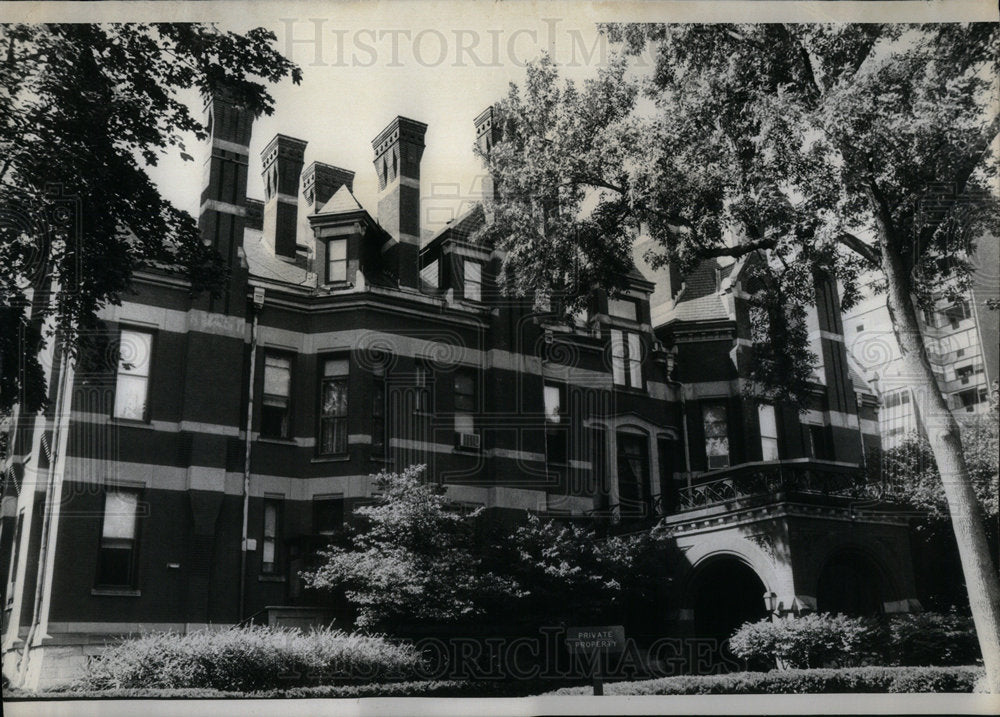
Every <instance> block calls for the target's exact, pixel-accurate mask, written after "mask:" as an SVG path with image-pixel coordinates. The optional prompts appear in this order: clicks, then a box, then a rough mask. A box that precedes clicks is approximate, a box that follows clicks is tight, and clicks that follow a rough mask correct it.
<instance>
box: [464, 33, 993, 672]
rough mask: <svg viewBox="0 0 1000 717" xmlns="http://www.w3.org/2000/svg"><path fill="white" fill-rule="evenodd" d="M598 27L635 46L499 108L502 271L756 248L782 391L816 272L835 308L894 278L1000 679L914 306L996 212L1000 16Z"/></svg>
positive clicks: (924, 302)
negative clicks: (593, 73)
mask: <svg viewBox="0 0 1000 717" xmlns="http://www.w3.org/2000/svg"><path fill="white" fill-rule="evenodd" d="M605 30H606V31H607V32H608V33H609V35H610V36H611V38H612V40H614V41H616V42H618V43H619V47H620V48H621V49H622V50H623V55H622V56H618V57H616V59H615V60H614V61H613V62H611V63H610V64H609V65H608V66H607V67H606V68H603V69H601V70H600V72H598V74H597V77H596V78H595V79H593V80H591V81H588V82H587V83H585V84H584V86H583V88H582V89H578V88H576V87H575V86H574V85H572V84H571V83H566V84H563V85H561V84H560V83H559V81H558V73H557V71H556V68H555V67H554V66H553V64H552V63H551V61H548V60H543V61H542V62H541V63H539V64H536V65H535V66H532V67H529V68H528V74H527V78H526V80H525V83H524V92H523V93H522V92H521V90H520V88H517V87H512V89H511V92H510V93H509V95H508V96H507V97H506V98H505V99H504V100H502V101H501V102H500V103H499V104H498V112H499V114H500V115H501V117H502V119H503V124H502V127H503V132H504V135H503V140H502V141H501V142H499V143H497V144H496V145H495V146H494V147H493V148H492V149H491V150H490V151H489V152H488V154H487V155H486V159H487V162H488V167H489V169H490V171H491V173H492V174H493V175H494V178H495V182H496V186H497V187H498V188H499V192H498V195H497V200H496V202H495V206H492V207H490V210H491V212H492V216H493V217H494V221H493V223H492V224H491V225H490V226H489V227H487V228H486V229H485V230H484V231H483V232H482V234H481V238H482V240H483V241H486V242H490V243H492V244H493V245H495V246H497V247H498V248H500V249H503V250H505V251H506V259H505V266H504V274H505V276H506V280H507V282H508V284H509V286H510V287H511V288H512V290H514V291H519V292H526V291H530V290H536V289H541V290H543V291H544V290H547V289H550V288H551V287H553V286H554V287H556V289H557V290H558V289H562V288H563V287H565V288H566V289H567V290H568V291H569V292H570V293H571V294H572V293H573V292H574V290H576V293H577V294H578V295H580V294H582V293H583V291H584V290H585V289H586V288H587V287H589V286H592V285H594V286H601V287H604V288H606V289H608V290H610V291H612V292H613V291H615V290H616V288H617V287H618V280H617V279H616V278H615V276H616V275H617V274H620V273H621V272H622V268H623V267H625V266H627V262H628V259H629V256H630V251H631V244H632V242H633V241H634V238H635V237H636V236H637V235H638V234H639V233H646V234H648V235H649V236H650V237H651V238H652V239H653V240H654V249H653V250H651V253H650V256H648V257H647V258H648V259H649V260H650V261H651V262H652V263H654V265H655V264H657V263H662V262H670V263H672V264H673V265H675V266H677V267H678V268H680V269H681V270H682V271H683V270H685V269H687V268H689V267H691V266H692V265H694V264H695V263H697V262H698V261H701V260H704V259H706V258H711V257H732V258H734V259H740V258H743V257H747V258H748V261H747V268H748V270H749V271H750V274H749V275H748V281H747V282H745V283H744V290H745V291H749V292H750V293H751V297H750V298H751V301H752V302H753V303H755V304H756V306H757V310H758V311H760V312H764V314H766V317H767V321H768V322H769V323H770V328H771V329H772V330H773V329H775V328H777V329H778V330H777V331H776V332H774V335H772V338H771V339H770V346H767V345H765V346H764V349H765V350H764V351H763V352H761V356H762V357H763V358H765V359H767V358H770V359H771V361H770V362H768V361H767V360H765V361H764V362H763V363H762V364H761V366H759V367H758V369H755V373H754V375H753V376H752V378H758V379H760V381H761V383H762V384H766V383H768V382H769V381H770V382H771V383H772V385H771V386H765V391H767V392H771V393H772V395H775V394H776V395H777V396H779V397H788V398H793V399H794V398H795V396H794V394H795V393H796V391H797V390H798V388H799V387H800V386H801V385H802V382H801V381H798V380H789V381H788V382H787V383H788V386H786V387H785V388H781V387H780V386H779V387H775V386H774V385H773V379H774V378H775V377H776V376H780V371H777V372H776V371H775V369H776V368H780V366H779V364H778V362H777V358H778V357H779V356H780V355H782V354H784V355H787V356H791V357H793V361H792V362H791V363H792V364H793V365H799V366H803V365H808V362H809V361H811V360H812V357H811V355H810V353H809V351H808V348H807V345H806V343H805V341H804V332H802V331H801V330H798V329H797V328H796V327H799V326H801V311H802V307H804V306H806V305H808V304H810V303H812V299H813V295H812V291H813V288H812V287H813V286H814V282H813V276H814V275H815V274H817V273H820V274H826V275H830V276H835V277H836V278H837V280H838V281H839V283H840V284H841V287H842V288H841V291H842V300H843V305H844V306H845V307H849V306H850V305H851V304H852V303H853V302H854V301H856V300H857V298H858V296H859V293H860V286H861V281H862V279H864V281H866V282H869V284H870V288H872V289H874V290H875V291H880V292H882V293H884V294H885V296H886V301H887V305H888V308H889V310H890V315H891V316H892V319H893V326H894V330H895V331H896V335H897V339H898V341H899V344H900V348H901V350H902V355H903V365H904V369H905V370H906V372H907V374H908V375H910V376H912V377H913V380H914V382H915V384H914V388H915V390H916V391H917V393H918V394H919V395H920V396H921V401H922V405H921V406H920V409H921V414H920V415H921V416H922V419H923V421H924V425H925V429H926V433H927V435H928V441H929V444H930V446H931V450H932V451H933V454H934V458H935V462H936V465H937V466H938V468H939V472H940V475H941V476H942V479H943V480H942V490H943V493H944V494H945V496H946V498H947V501H948V506H949V513H950V517H951V520H952V526H953V529H954V531H955V535H956V539H957V544H958V546H959V552H960V555H961V562H962V566H963V571H964V574H965V576H966V582H967V585H968V590H969V596H970V603H971V607H972V613H973V617H974V619H975V624H976V630H977V633H978V636H979V640H980V643H981V646H982V651H983V655H984V659H985V663H986V666H987V671H988V673H989V684H990V688H991V689H992V690H993V691H997V692H1000V581H998V578H997V573H996V570H995V567H994V566H993V564H992V560H991V557H990V554H989V550H988V545H987V541H986V537H985V534H984V532H983V529H982V525H983V520H982V515H981V510H980V507H979V504H978V502H977V501H976V499H975V492H974V489H973V486H972V483H971V481H970V477H969V469H968V466H967V465H966V462H965V458H964V454H963V451H962V445H961V437H960V434H959V428H958V425H957V423H956V422H955V420H954V418H953V417H952V416H951V413H950V412H949V410H948V407H947V405H946V403H945V401H944V399H943V397H942V394H941V391H940V389H939V387H938V385H937V383H936V379H935V377H934V375H933V373H932V371H931V368H930V363H929V361H928V358H927V351H926V347H925V340H924V337H923V336H922V335H921V329H920V324H919V322H918V321H917V311H918V309H920V308H922V307H927V306H929V305H930V304H931V302H932V301H933V300H934V298H935V297H936V296H937V295H938V294H940V293H942V292H943V293H945V294H953V295H959V294H961V293H962V292H963V291H964V290H965V288H966V287H967V286H968V285H969V281H970V278H971V273H972V271H973V256H974V250H975V243H976V240H977V239H978V238H979V237H981V236H984V235H985V233H986V231H985V230H986V229H987V228H988V227H989V226H991V224H993V223H995V221H996V219H997V202H996V197H995V196H994V195H993V194H992V193H991V191H990V187H991V182H992V181H993V180H994V179H995V177H996V161H995V160H996V158H995V156H994V154H993V152H992V150H991V148H992V147H994V146H995V140H996V137H997V133H998V130H1000V118H998V117H997V115H996V110H995V107H996V101H997V79H996V72H995V61H996V57H997V50H998V44H1000V41H998V36H1000V31H998V28H997V26H996V25H993V24H972V25H943V24H939V25H926V26H901V25H875V24H866V25H849V24H837V25H780V24H767V25H764V24H762V25H738V26H737V25H721V24H720V25H676V26H673V25H671V26H666V25H640V26H610V27H607V28H605ZM647 48H648V49H651V50H652V52H653V55H654V56H655V65H654V67H653V70H652V72H651V74H650V75H649V76H648V77H639V76H637V72H634V71H632V70H631V69H630V65H629V63H628V61H627V56H629V55H636V54H638V53H640V52H642V51H644V50H645V49H647ZM640 89H641V92H640ZM643 94H644V95H645V99H644V101H641V100H640V98H642V97H643ZM600 236H607V237H609V241H608V245H607V247H602V242H601V241H600ZM575 276H580V277H583V280H575V279H574V277H575ZM871 277H874V278H873V279H872V278H871ZM779 301H780V302H781V305H779V304H778V302H779ZM570 303H572V302H570ZM775 336H777V337H780V338H778V339H776V338H775ZM759 369H763V370H759ZM792 378H793V379H795V377H794V376H793V377H792Z"/></svg>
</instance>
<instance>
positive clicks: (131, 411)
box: [115, 374, 148, 421]
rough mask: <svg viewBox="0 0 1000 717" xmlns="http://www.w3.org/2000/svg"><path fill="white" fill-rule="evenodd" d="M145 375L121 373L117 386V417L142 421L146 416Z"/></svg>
mask: <svg viewBox="0 0 1000 717" xmlns="http://www.w3.org/2000/svg"><path fill="white" fill-rule="evenodd" d="M147 381H148V379H147V378H146V377H145V376H129V375H127V374H119V376H118V385H117V387H116V388H115V417H116V418H128V419H133V420H136V421H141V420H143V419H144V418H145V416H146V387H147Z"/></svg>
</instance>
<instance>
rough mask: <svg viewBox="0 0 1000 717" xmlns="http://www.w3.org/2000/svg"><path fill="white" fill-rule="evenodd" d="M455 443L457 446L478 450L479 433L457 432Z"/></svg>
mask: <svg viewBox="0 0 1000 717" xmlns="http://www.w3.org/2000/svg"><path fill="white" fill-rule="evenodd" d="M456 438H457V441H456V443H457V445H458V447H459V448H468V449H471V450H475V451H478V450H479V434H478V433H459V434H457V436H456Z"/></svg>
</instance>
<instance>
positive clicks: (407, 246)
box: [372, 117, 427, 290]
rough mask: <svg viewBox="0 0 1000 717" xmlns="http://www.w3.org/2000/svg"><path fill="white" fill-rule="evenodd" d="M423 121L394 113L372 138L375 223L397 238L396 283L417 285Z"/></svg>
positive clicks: (413, 286) (424, 126)
mask: <svg viewBox="0 0 1000 717" xmlns="http://www.w3.org/2000/svg"><path fill="white" fill-rule="evenodd" d="M426 132H427V125H425V124H424V123H423V122H417V121H415V120H411V119H407V118H406V117H396V118H395V119H394V120H393V121H392V122H390V123H389V126H388V127H386V128H385V129H384V130H382V131H381V132H380V133H379V135H378V136H377V137H376V138H375V139H373V140H372V149H373V150H375V173H376V174H377V175H378V188H379V199H378V223H379V224H380V225H381V226H382V228H383V229H385V231H386V232H388V233H389V235H390V236H391V237H392V238H393V239H395V240H396V241H398V242H399V243H398V245H397V247H396V255H397V257H398V260H399V266H398V276H399V285H400V286H405V287H408V288H411V289H418V290H419V288H420V268H419V265H418V254H419V251H420V158H421V157H422V156H423V153H424V134H425V133H426Z"/></svg>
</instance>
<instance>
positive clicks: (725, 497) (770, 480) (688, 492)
mask: <svg viewBox="0 0 1000 717" xmlns="http://www.w3.org/2000/svg"><path fill="white" fill-rule="evenodd" d="M706 478H707V480H700V481H698V482H695V483H692V484H691V485H690V486H685V487H683V488H681V489H680V490H679V491H678V496H677V510H691V509H694V508H703V507H706V506H711V505H718V504H720V503H727V502H730V501H736V500H744V499H747V498H755V497H760V496H768V495H775V494H778V493H804V494H812V495H849V494H851V493H852V491H853V490H854V489H856V488H857V487H858V486H859V485H861V484H862V483H863V481H864V474H863V472H862V470H861V469H860V468H858V467H857V466H853V465H844V464H838V463H828V462H824V461H805V462H799V461H796V462H794V463H787V462H785V463H783V462H771V463H752V464H747V465H742V466H737V467H735V468H729V469H727V470H723V471H713V472H712V473H710V474H708V476H706Z"/></svg>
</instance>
